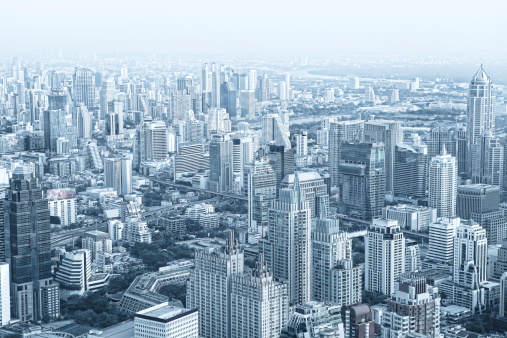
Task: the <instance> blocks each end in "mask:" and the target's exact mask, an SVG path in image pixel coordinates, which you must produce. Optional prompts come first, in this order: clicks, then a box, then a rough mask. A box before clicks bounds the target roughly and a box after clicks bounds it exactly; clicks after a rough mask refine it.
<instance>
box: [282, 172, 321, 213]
mask: <svg viewBox="0 0 507 338" xmlns="http://www.w3.org/2000/svg"><path fill="white" fill-rule="evenodd" d="M297 173H298V174H299V176H298V177H299V186H300V187H301V189H302V190H303V191H304V193H305V198H306V200H307V201H308V203H309V205H310V210H311V215H312V217H324V218H326V217H327V215H328V209H329V195H328V194H327V185H326V183H325V182H324V179H323V178H322V177H321V176H320V175H319V173H317V172H316V171H309V172H297ZM295 182H296V174H287V175H286V176H285V178H284V179H283V181H282V183H281V184H280V188H289V189H292V188H293V187H294V184H295Z"/></svg>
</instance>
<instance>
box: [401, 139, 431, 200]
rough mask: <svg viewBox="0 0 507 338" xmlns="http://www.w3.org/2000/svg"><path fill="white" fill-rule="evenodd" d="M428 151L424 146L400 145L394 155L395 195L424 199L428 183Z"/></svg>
mask: <svg viewBox="0 0 507 338" xmlns="http://www.w3.org/2000/svg"><path fill="white" fill-rule="evenodd" d="M428 162H429V158H428V149H427V147H426V145H424V144H406V143H403V144H398V145H397V146H396V150H395V154H394V176H393V178H395V179H394V180H393V183H394V184H393V185H394V193H395V194H396V195H406V196H413V197H416V198H424V197H425V196H426V188H427V182H428Z"/></svg>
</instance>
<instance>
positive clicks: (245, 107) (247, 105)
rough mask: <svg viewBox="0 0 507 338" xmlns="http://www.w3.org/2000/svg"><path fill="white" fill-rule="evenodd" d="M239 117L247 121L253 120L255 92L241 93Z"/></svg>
mask: <svg viewBox="0 0 507 338" xmlns="http://www.w3.org/2000/svg"><path fill="white" fill-rule="evenodd" d="M241 117H243V118H245V119H247V120H253V119H255V91H253V90H242V91H241Z"/></svg>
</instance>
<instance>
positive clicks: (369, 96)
mask: <svg viewBox="0 0 507 338" xmlns="http://www.w3.org/2000/svg"><path fill="white" fill-rule="evenodd" d="M364 101H365V102H367V103H373V104H375V91H374V90H373V88H372V87H371V86H367V87H366V86H365V87H364Z"/></svg>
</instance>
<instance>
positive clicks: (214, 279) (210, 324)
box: [187, 235, 244, 338]
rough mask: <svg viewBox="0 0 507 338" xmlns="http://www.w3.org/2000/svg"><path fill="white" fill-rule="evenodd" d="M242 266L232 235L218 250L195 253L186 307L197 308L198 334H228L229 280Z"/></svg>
mask: <svg viewBox="0 0 507 338" xmlns="http://www.w3.org/2000/svg"><path fill="white" fill-rule="evenodd" d="M243 269H244V253H243V250H242V249H241V247H240V246H239V243H238V242H237V240H236V241H235V240H234V237H233V235H231V239H229V240H227V245H226V247H225V248H224V249H223V250H221V251H217V252H196V253H195V268H194V271H193V273H192V274H191V276H190V280H189V281H188V283H187V307H188V308H191V309H194V308H197V309H199V337H205V338H212V337H231V326H232V322H231V321H232V320H231V302H232V294H231V283H232V278H233V275H234V274H243Z"/></svg>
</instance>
